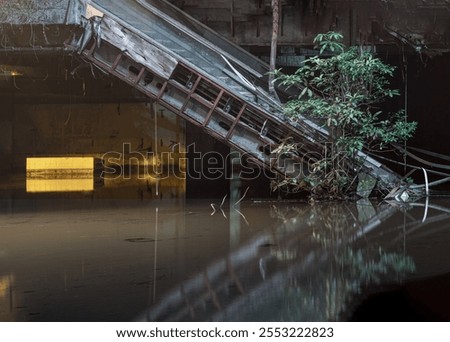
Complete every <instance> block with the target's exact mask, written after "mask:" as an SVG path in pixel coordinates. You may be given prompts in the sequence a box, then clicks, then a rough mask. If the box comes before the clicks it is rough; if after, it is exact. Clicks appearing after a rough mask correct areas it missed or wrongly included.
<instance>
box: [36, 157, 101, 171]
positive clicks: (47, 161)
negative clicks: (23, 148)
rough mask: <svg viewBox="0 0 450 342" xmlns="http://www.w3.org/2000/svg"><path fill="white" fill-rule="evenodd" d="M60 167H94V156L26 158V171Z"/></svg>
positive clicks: (58, 168) (59, 168) (57, 168)
mask: <svg viewBox="0 0 450 342" xmlns="http://www.w3.org/2000/svg"><path fill="white" fill-rule="evenodd" d="M61 169H94V157H42V158H27V171H29V170H61Z"/></svg>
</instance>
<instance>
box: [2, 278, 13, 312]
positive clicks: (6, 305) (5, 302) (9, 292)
mask: <svg viewBox="0 0 450 342" xmlns="http://www.w3.org/2000/svg"><path fill="white" fill-rule="evenodd" d="M13 286H14V276H13V275H3V276H0V318H2V319H1V320H2V321H12V320H14V315H13V309H12V306H13Z"/></svg>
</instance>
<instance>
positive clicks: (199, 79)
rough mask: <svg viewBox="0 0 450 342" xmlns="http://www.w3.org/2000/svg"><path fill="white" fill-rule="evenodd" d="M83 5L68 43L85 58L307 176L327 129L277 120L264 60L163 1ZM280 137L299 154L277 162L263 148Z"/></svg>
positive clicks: (386, 175)
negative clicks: (76, 33)
mask: <svg viewBox="0 0 450 342" xmlns="http://www.w3.org/2000/svg"><path fill="white" fill-rule="evenodd" d="M90 4H91V5H92V6H93V7H95V9H96V11H94V12H92V11H91V12H92V13H94V14H96V15H97V16H93V17H91V19H90V22H89V23H87V24H86V25H85V32H84V34H83V36H82V37H81V38H80V39H79V40H78V41H76V42H73V45H74V46H75V47H76V48H77V50H78V51H79V52H80V54H81V55H82V57H83V58H84V59H85V60H87V61H88V62H90V63H92V64H94V65H96V66H97V67H99V68H101V69H102V70H105V71H106V72H108V73H110V74H112V75H114V76H116V77H118V78H120V79H122V80H123V81H125V82H127V83H128V84H130V85H131V86H133V87H134V88H136V89H138V90H139V91H141V92H143V93H145V94H146V95H148V96H149V97H150V98H152V99H154V100H156V101H158V102H159V103H161V104H162V105H163V106H165V107H166V108H168V109H169V110H171V111H173V112H174V113H177V114H178V115H179V116H181V117H182V118H184V119H185V120H187V121H189V122H191V123H192V124H194V125H196V126H199V127H201V128H202V129H203V130H204V131H205V132H207V133H208V134H210V135H212V136H213V137H214V138H216V139H218V140H220V141H222V142H224V143H226V144H227V145H229V146H231V147H233V148H235V149H237V150H239V151H241V152H242V153H244V154H245V155H246V157H248V158H249V159H251V160H253V161H254V162H255V163H256V164H258V165H260V166H262V167H266V168H270V169H271V170H272V171H274V172H278V173H281V174H288V175H298V174H304V173H307V169H305V168H304V167H303V166H304V165H305V164H307V163H308V158H309V157H308V156H310V157H311V152H314V151H322V149H323V141H325V140H326V139H324V137H325V136H326V135H327V132H326V131H324V130H323V129H322V128H320V127H319V126H317V125H315V124H314V123H312V122H310V121H308V120H306V119H303V120H299V121H298V122H293V121H289V120H288V119H286V118H285V117H284V115H283V110H282V105H281V103H280V102H279V101H278V100H275V99H273V98H272V97H270V96H269V95H268V92H267V89H266V88H267V72H268V71H269V69H268V66H267V65H266V64H265V63H263V62H262V61H260V60H258V59H257V58H256V57H254V56H252V55H250V54H249V53H247V52H245V51H244V50H243V49H241V48H239V47H238V46H236V45H234V44H232V43H231V42H228V41H227V40H225V39H224V38H221V37H220V36H219V35H217V34H215V33H214V32H213V31H211V30H209V29H207V28H206V27H205V26H203V25H202V24H200V23H198V22H197V21H195V20H194V19H193V18H191V17H189V16H187V15H186V14H184V13H183V12H181V11H180V10H178V9H176V8H175V7H173V6H172V5H171V4H170V3H167V2H165V1H163V0H146V1H144V0H126V1H117V0H113V1H110V0H108V1H106V0H92V1H90ZM278 91H279V95H280V97H281V99H283V98H287V96H288V94H287V93H285V91H284V90H283V89H278ZM287 137H292V138H294V139H295V141H297V142H298V143H299V145H298V147H299V151H300V153H301V155H302V156H301V157H294V156H293V157H292V158H289V159H287V160H283V161H279V162H277V161H276V160H275V159H274V155H273V154H272V153H271V151H273V149H274V148H276V147H277V146H278V145H279V144H280V143H281V142H282V141H284V140H285V139H286V138H287ZM268 146H269V147H268ZM365 166H366V167H367V171H368V172H369V173H371V174H372V175H373V176H374V177H376V178H377V179H380V180H383V181H385V182H387V183H389V184H393V183H397V182H398V181H399V178H398V176H397V175H396V174H395V173H393V172H391V171H390V170H387V169H386V168H384V167H383V166H382V165H381V164H380V163H378V162H376V161H375V160H373V159H372V158H370V157H367V158H365Z"/></svg>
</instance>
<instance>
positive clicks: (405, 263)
mask: <svg viewBox="0 0 450 342" xmlns="http://www.w3.org/2000/svg"><path fill="white" fill-rule="evenodd" d="M364 254H367V251H362V250H357V251H353V250H352V249H350V248H349V249H347V250H346V251H345V252H344V254H343V255H342V256H341V257H339V259H341V260H340V261H341V262H342V263H343V265H344V266H345V267H346V268H347V269H348V272H349V273H350V275H351V277H352V278H355V279H358V283H360V284H361V283H365V284H368V283H375V284H377V283H379V282H380V280H381V276H382V275H386V274H388V273H390V274H392V273H393V274H395V275H396V276H397V278H398V277H399V276H400V275H401V274H405V273H411V272H414V271H415V269H416V266H415V264H414V261H413V259H412V258H411V257H409V256H407V255H401V254H398V253H387V252H384V251H383V250H382V249H381V247H380V248H379V249H378V258H377V259H375V258H373V257H371V256H365V255H364Z"/></svg>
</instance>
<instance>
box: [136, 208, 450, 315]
mask: <svg viewBox="0 0 450 342" xmlns="http://www.w3.org/2000/svg"><path fill="white" fill-rule="evenodd" d="M400 209H401V210H399V208H397V207H395V206H392V205H390V204H387V203H382V204H379V205H377V206H376V207H374V206H373V205H372V204H371V203H370V202H368V201H366V202H359V203H358V204H356V205H353V204H345V203H328V204H325V205H320V204H316V205H313V206H308V205H295V206H288V207H285V206H279V205H278V206H272V208H271V212H272V215H273V216H275V217H277V218H278V220H279V222H281V224H279V225H277V226H274V227H270V228H268V229H267V230H266V231H265V233H264V234H260V235H258V236H257V237H256V238H254V239H253V240H252V241H251V242H249V243H247V244H246V245H245V246H243V247H241V248H240V249H238V250H236V251H234V252H233V253H231V254H230V255H228V256H226V257H225V258H223V259H220V260H219V261H217V262H215V263H213V264H211V265H209V266H208V267H207V268H205V269H204V270H203V271H202V272H201V273H199V274H198V275H197V276H195V277H193V278H191V279H189V280H188V281H185V282H183V283H181V284H179V285H178V286H176V287H175V288H174V289H173V290H172V291H171V292H170V293H168V294H167V295H166V296H165V297H164V298H163V299H162V300H161V301H160V302H159V303H158V304H156V305H154V306H152V307H150V308H149V309H148V310H147V311H146V312H145V314H143V315H141V316H140V317H139V318H138V319H139V320H149V321H155V320H156V321H160V320H164V321H180V320H194V321H198V320H213V321H336V320H339V319H341V318H344V317H346V315H348V310H349V308H348V306H349V303H350V308H351V307H353V306H354V304H352V299H354V298H355V296H357V295H358V294H359V293H360V292H361V290H362V289H363V288H367V286H374V285H380V284H396V283H397V284H398V283H402V282H403V281H405V280H406V279H407V278H409V277H411V276H412V275H413V273H414V272H415V271H416V262H415V260H414V258H413V257H412V256H411V255H409V253H408V251H407V245H406V243H405V241H406V238H407V235H408V234H410V233H413V232H414V231H415V230H418V229H420V227H423V224H422V219H421V218H419V219H416V218H414V217H413V214H407V211H408V210H410V209H411V208H400ZM403 210H405V212H404V214H405V215H408V216H409V219H408V222H407V223H406V221H404V222H400V223H399V224H395V223H396V222H397V221H398V218H399V216H401V215H403V212H402V211H403ZM404 217H405V216H404ZM429 219H430V220H433V222H437V221H445V222H446V223H447V224H448V222H449V221H450V218H449V215H448V214H445V216H442V215H440V214H438V215H434V216H433V217H431V218H429ZM386 222H389V224H386ZM393 223H394V224H393ZM441 232H442V230H441ZM411 252H413V251H411ZM413 254H414V253H413ZM447 267H449V265H447ZM399 319H401V318H399Z"/></svg>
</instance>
